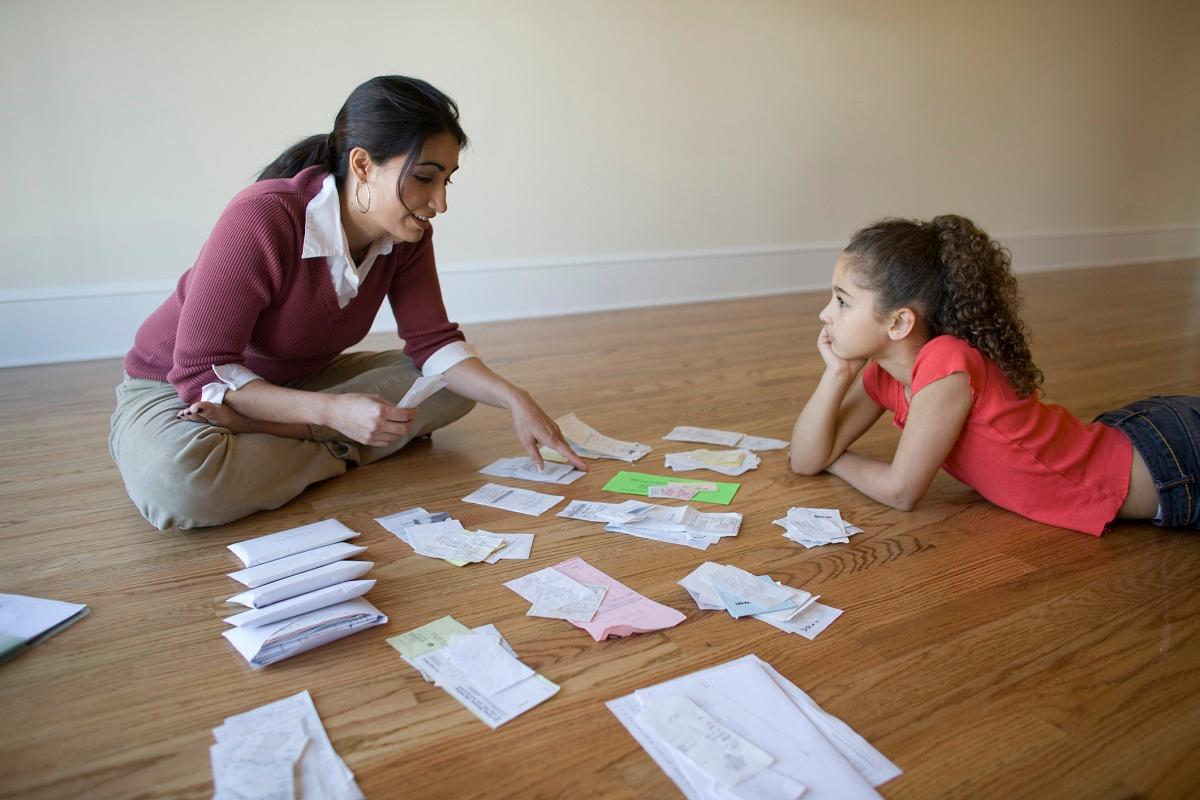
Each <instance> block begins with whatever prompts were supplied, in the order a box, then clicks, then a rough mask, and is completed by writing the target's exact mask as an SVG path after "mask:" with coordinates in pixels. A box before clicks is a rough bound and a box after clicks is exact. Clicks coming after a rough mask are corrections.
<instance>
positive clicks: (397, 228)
mask: <svg viewBox="0 0 1200 800" xmlns="http://www.w3.org/2000/svg"><path fill="white" fill-rule="evenodd" d="M458 149H459V148H458V140H457V139H455V138H454V136H452V135H451V134H449V133H439V134H436V135H434V136H430V137H429V138H428V139H427V140H425V146H424V147H422V148H421V153H420V155H418V156H417V159H416V161H415V162H414V163H413V166H412V169H411V170H409V173H408V176H407V177H406V178H405V179H404V184H403V186H401V190H400V191H401V196H402V197H403V200H404V202H401V198H400V197H397V196H396V181H397V180H398V179H399V177H400V173H401V172H403V170H404V162H405V161H406V160H407V156H406V155H399V156H395V157H394V158H390V159H388V160H387V161H384V162H383V163H382V164H371V165H370V166H369V167H368V173H367V180H366V183H367V184H368V185H369V186H370V187H371V200H372V202H371V208H370V211H368V212H367V213H366V214H365V215H363V216H365V217H367V218H368V219H369V221H370V222H371V223H373V224H374V225H375V226H377V227H378V228H379V229H380V230H381V232H382V233H386V234H387V235H389V236H391V237H392V238H393V239H397V240H399V241H402V242H417V241H420V240H421V237H422V236H424V235H425V231H427V230H429V220H431V219H433V217H435V216H437V215H438V214H444V213H446V187H447V186H449V185H450V176H451V175H453V174H454V171H455V170H457V169H458ZM359 197H360V198H361V199H362V200H363V202H365V200H366V189H365V188H364V189H363V190H362V191H361V192H360V195H359ZM352 208H354V213H358V207H357V206H355V205H353V204H352ZM372 238H375V237H372Z"/></svg>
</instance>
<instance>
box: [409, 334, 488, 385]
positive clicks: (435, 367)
mask: <svg viewBox="0 0 1200 800" xmlns="http://www.w3.org/2000/svg"><path fill="white" fill-rule="evenodd" d="M468 358H479V353H476V352H475V348H474V347H471V345H469V344H467V343H466V342H461V341H456V342H451V343H450V344H448V345H444V346H443V347H441V348H440V349H439V350H437V351H436V352H435V353H434V354H433V355H431V356H430V357H429V358H428V359H426V360H425V364H424V366H422V367H421V374H422V375H425V376H426V377H428V376H430V375H441V374H442V373H443V372H445V371H446V370H448V369H450V368H451V367H453V366H454V365H455V364H457V363H458V362H460V361H466V360H467V359H468Z"/></svg>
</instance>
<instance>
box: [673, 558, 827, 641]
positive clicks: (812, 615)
mask: <svg viewBox="0 0 1200 800" xmlns="http://www.w3.org/2000/svg"><path fill="white" fill-rule="evenodd" d="M679 585H680V586H682V587H683V588H684V589H687V592H688V594H690V595H691V596H692V599H693V600H695V601H696V605H698V606H700V608H704V609H713V610H719V611H728V612H729V615H730V616H731V617H733V618H734V619H741V618H742V617H753V618H754V619H757V620H761V621H762V622H765V623H767V624H768V625H771V626H773V627H776V628H778V629H779V630H781V631H784V632H786V633H797V634H799V635H801V636H803V637H804V638H806V639H813V638H814V637H816V635H817V634H818V633H820V632H821V631H823V630H825V629H826V628H827V627H829V624H830V623H831V622H833V621H834V620H835V619H837V618H838V617H839V616H841V614H842V612H841V609H837V608H831V607H829V606H827V605H824V604H822V603H818V602H817V599H818V597H819V595H813V594H810V593H809V592H806V591H804V590H803V589H796V588H793V587H791V586H784V585H783V584H781V583H779V582H778V581H773V580H771V576H769V575H753V574H751V573H749V572H746V571H745V570H743V569H739V568H737V567H735V566H733V565H731V564H715V563H713V562H712V561H705V562H704V563H703V564H701V565H700V566H698V567H696V569H694V570H692V572H691V573H690V574H689V575H688V576H687V577H686V578H684V579H683V580H681V581H680V582H679Z"/></svg>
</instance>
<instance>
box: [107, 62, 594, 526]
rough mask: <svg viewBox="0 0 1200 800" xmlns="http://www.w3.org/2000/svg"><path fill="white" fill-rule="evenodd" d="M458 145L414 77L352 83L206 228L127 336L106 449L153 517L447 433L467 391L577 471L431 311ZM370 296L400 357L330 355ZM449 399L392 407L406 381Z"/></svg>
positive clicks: (275, 488)
mask: <svg viewBox="0 0 1200 800" xmlns="http://www.w3.org/2000/svg"><path fill="white" fill-rule="evenodd" d="M466 141H467V137H466V135H465V134H464V133H463V130H462V128H461V127H460V125H459V122H458V107H457V106H456V105H455V104H454V101H453V100H451V99H450V98H449V97H447V96H446V95H444V94H442V93H441V92H439V91H438V90H437V89H435V88H434V87H432V86H430V85H429V84H427V83H425V82H424V81H419V80H415V79H413V78H403V77H398V76H387V77H380V78H373V79H371V80H369V81H367V82H366V83H364V84H362V85H361V86H359V87H358V88H356V89H355V90H354V91H353V92H352V93H351V95H350V98H349V99H348V100H347V101H346V103H345V105H343V106H342V109H341V111H339V112H338V114H337V118H336V119H335V121H334V126H333V130H332V132H330V133H329V134H319V135H317V136H312V137H309V138H308V139H305V140H304V141H302V142H300V143H299V144H297V145H295V146H294V147H292V148H290V149H288V150H287V151H286V152H284V153H283V154H281V155H280V156H279V158H278V159H276V160H275V162H274V163H272V164H271V165H270V166H269V167H267V169H266V170H265V171H264V172H263V174H262V175H260V176H259V180H258V182H257V183H255V184H254V185H252V186H250V187H249V188H247V189H245V190H243V191H242V192H240V193H239V194H238V195H237V196H236V197H235V198H234V199H233V200H232V201H231V202H230V204H229V205H228V207H226V209H225V211H224V212H223V213H222V214H221V217H220V219H219V220H217V224H216V227H215V228H214V229H213V232H212V234H211V235H210V236H209V238H208V241H207V242H205V244H204V247H203V248H202V249H201V251H200V255H199V257H198V258H197V260H196V264H195V265H194V266H193V267H192V268H191V269H190V270H188V271H187V272H185V273H184V275H183V277H182V278H180V280H179V285H178V286H177V287H176V289H175V291H174V293H172V295H171V296H170V297H168V298H167V300H166V301H165V302H164V303H163V304H162V305H161V306H160V307H159V308H158V310H157V311H155V312H154V313H153V314H152V315H151V316H150V318H149V319H147V320H146V321H145V323H143V324H142V327H141V328H140V329H139V330H138V333H137V338H136V340H135V342H134V345H133V349H132V350H130V351H129V354H128V355H127V356H126V357H125V379H124V381H122V383H121V385H120V386H118V387H117V408H116V411H115V412H114V413H113V418H112V432H111V434H110V435H109V450H110V452H111V453H112V456H113V459H114V460H115V461H116V463H117V467H118V469H120V471H121V477H122V478H123V479H124V481H125V487H126V489H127V490H128V492H129V496H130V497H131V498H132V499H133V501H134V503H135V504H136V505H137V507H138V510H139V511H141V513H142V515H143V516H145V517H146V519H147V520H149V521H150V523H151V524H153V525H154V526H156V527H158V528H160V529H166V528H172V527H175V528H195V527H200V526H204V525H219V524H223V523H226V522H229V521H231V520H235V519H238V518H239V517H243V516H245V515H247V514H250V513H251V512H254V511H257V510H260V509H267V508H276V507H278V506H280V505H283V504H284V503H286V502H287V501H289V500H291V499H292V498H293V497H295V496H296V495H298V494H299V493H300V492H302V491H303V490H304V488H305V487H306V486H308V485H309V484H311V483H314V482H316V481H320V480H325V479H326V478H331V477H333V476H335V475H340V474H342V473H344V472H345V471H346V469H347V468H348V466H349V465H353V464H367V463H370V462H373V461H376V460H378V459H380V458H383V457H385V456H387V455H390V454H391V453H394V452H395V451H397V450H399V449H400V448H401V447H403V446H404V445H405V444H407V443H408V442H409V441H410V440H412V439H414V438H417V437H419V436H423V435H425V434H428V433H429V432H430V431H432V430H434V429H436V428H439V427H441V426H443V425H447V424H449V423H451V422H453V421H454V420H456V419H458V418H459V417H461V416H463V415H464V414H466V413H467V412H468V411H470V410H471V407H472V406H473V405H474V404H475V402H476V401H478V402H481V403H486V404H488V405H492V406H499V407H503V408H506V409H508V410H509V411H510V412H511V413H512V424H513V428H514V429H515V430H516V433H517V438H518V439H519V440H520V441H521V443H522V444H523V445H524V446H525V449H526V450H527V451H528V453H529V455H530V457H531V458H532V459H533V460H534V462H535V463H539V464H540V463H541V457H540V456H539V454H538V445H539V444H544V445H547V446H549V447H551V448H553V449H555V450H558V451H559V452H560V453H562V454H563V455H564V456H565V457H566V459H567V460H568V461H570V462H571V463H572V464H574V465H575V466H576V467H578V468H580V469H583V470H586V469H587V467H586V466H585V465H584V464H583V462H582V461H580V460H579V458H578V457H577V456H576V455H575V453H574V452H573V451H572V450H571V449H570V448H569V447H568V445H567V444H566V442H564V441H563V438H562V435H561V433H560V432H559V430H558V426H557V425H555V424H554V421H553V420H551V419H550V418H549V417H548V416H547V415H546V414H545V413H544V412H543V411H542V409H541V408H540V407H539V406H538V404H537V403H536V402H534V400H533V398H532V397H530V396H529V394H528V393H527V392H525V391H524V390H522V389H520V388H518V387H516V386H513V385H512V384H511V383H509V382H507V381H505V380H504V379H503V378H501V377H500V376H499V375H497V374H496V373H494V372H492V371H491V370H490V369H488V368H487V367H486V366H484V364H483V363H482V361H480V359H479V357H478V355H477V354H476V353H475V351H474V350H473V349H472V348H471V347H470V346H469V345H468V344H467V342H466V341H465V338H464V337H463V335H462V333H461V332H460V331H459V329H458V326H457V325H456V324H454V323H453V322H450V321H449V320H448V319H447V316H446V309H445V306H444V304H443V303H442V295H441V290H440V288H439V285H438V278H437V270H436V267H435V265H434V254H433V241H432V235H433V234H432V229H431V224H430V222H431V220H432V219H433V218H434V217H435V216H437V215H438V214H444V213H445V212H446V187H447V186H448V185H449V184H450V176H451V175H452V174H453V173H454V171H455V170H456V169H457V168H458V154H459V151H460V150H461V149H462V147H464V146H465V145H466ZM385 299H387V300H388V301H389V303H390V305H391V308H392V311H393V313H394V315H395V317H396V325H397V329H398V333H399V335H400V338H402V339H404V350H403V351H400V350H389V351H385V352H382V353H343V352H342V351H343V350H345V349H346V348H348V347H350V346H352V345H354V344H356V343H357V342H358V341H359V340H361V339H362V337H363V336H365V335H366V333H367V331H368V330H370V327H371V323H372V322H373V321H374V320H375V315H376V313H377V312H378V311H379V307H380V305H382V303H383V301H384V300H385ZM422 375H425V376H434V375H440V376H441V378H442V379H443V380H444V381H445V383H446V386H447V390H443V391H440V392H438V393H436V394H434V395H433V396H432V397H430V398H429V399H427V400H426V401H425V402H424V403H421V404H420V406H419V407H418V408H416V409H411V408H398V407H397V403H398V401H399V400H401V399H402V398H403V396H404V394H405V392H406V391H407V390H408V388H409V387H410V386H411V385H412V384H413V382H414V381H415V380H416V379H417V378H419V377H421V376H422Z"/></svg>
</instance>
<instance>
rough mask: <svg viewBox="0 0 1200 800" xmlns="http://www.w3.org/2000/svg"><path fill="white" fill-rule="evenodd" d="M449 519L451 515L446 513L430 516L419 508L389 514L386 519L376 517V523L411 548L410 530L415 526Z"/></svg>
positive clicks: (440, 512)
mask: <svg viewBox="0 0 1200 800" xmlns="http://www.w3.org/2000/svg"><path fill="white" fill-rule="evenodd" d="M448 519H450V515H449V514H448V513H446V512H445V511H439V512H437V513H436V514H430V513H429V512H428V511H426V510H425V509H423V508H421V507H420V506H418V507H416V508H410V509H408V510H406V511H398V512H397V513H395V514H388V515H387V516H386V517H376V518H375V521H376V522H378V523H379V524H380V526H381V527H383V528H384V529H386V530H389V531H391V532H392V533H393V534H394V535H395V537H396V538H397V539H399V540H400V541H402V542H404V543H405V544H407V545H408V546H409V547H411V546H412V542H410V541H409V540H408V529H409V528H411V527H412V526H413V525H429V524H431V523H434V522H445V521H446V520H448Z"/></svg>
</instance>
